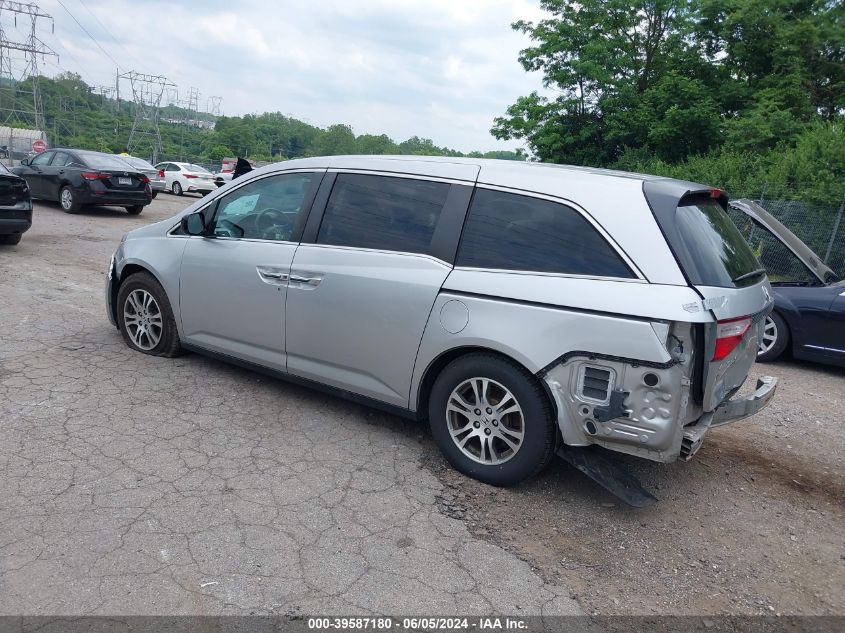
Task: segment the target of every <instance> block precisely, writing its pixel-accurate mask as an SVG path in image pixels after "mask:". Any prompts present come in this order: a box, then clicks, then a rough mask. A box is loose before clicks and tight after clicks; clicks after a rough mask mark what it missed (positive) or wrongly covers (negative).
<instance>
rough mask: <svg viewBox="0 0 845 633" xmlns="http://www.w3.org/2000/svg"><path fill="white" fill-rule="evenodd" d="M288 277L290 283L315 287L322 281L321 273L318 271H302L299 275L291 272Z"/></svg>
mask: <svg viewBox="0 0 845 633" xmlns="http://www.w3.org/2000/svg"><path fill="white" fill-rule="evenodd" d="M289 279H290V282H291V283H292V284H300V287H302V286H308V287H311V288H316V287H317V286H319V285H320V282H321V281H323V275H321V274H319V273H303V274H300V275H295V274H293V273H291V275H290V277H289Z"/></svg>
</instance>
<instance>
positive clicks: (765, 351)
mask: <svg viewBox="0 0 845 633" xmlns="http://www.w3.org/2000/svg"><path fill="white" fill-rule="evenodd" d="M789 338H790V334H789V326H788V325H787V324H786V321H784V320H783V317H782V316H781V315H779V314H778V313H777V312H772V313H771V314H769V316H767V317H766V320H765V321H764V323H763V336H762V337H761V339H760V346H759V347H758V348H757V362H758V363H768V362H771V361H773V360H777V359H778V358H779V357H780V356H781V355H782V354H783V352H784V351H785V350H786V348H787V346H788V345H789Z"/></svg>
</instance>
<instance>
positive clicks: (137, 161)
mask: <svg viewBox="0 0 845 633" xmlns="http://www.w3.org/2000/svg"><path fill="white" fill-rule="evenodd" d="M121 158H122V159H123V160H125V161H126V162H127V163H129V164H130V165H132V167H134V168H135V169H155V167H153V166H152V165H151V164H150V163H148V162H147V161H145V160H144V159H143V158H135V157H134V156H121Z"/></svg>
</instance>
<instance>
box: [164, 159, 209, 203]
mask: <svg viewBox="0 0 845 633" xmlns="http://www.w3.org/2000/svg"><path fill="white" fill-rule="evenodd" d="M156 169H160V170H162V171H163V172H164V180H165V183H166V187H167V190H168V191H169V192H171V193H173V194H176V195H177V196H181V195H182V194H183V193H185V192H186V191H188V192H192V193H199V194H201V195H203V196H204V195H206V194H208V193H211V192H212V191H214V190H215V189H217V184H216V183H215V182H214V175H213V174H212V173H211V172H210V171H208V170H207V169H206V168H205V167H203V166H202V165H195V164H194V163H172V162H165V163H159V164H158V165H156Z"/></svg>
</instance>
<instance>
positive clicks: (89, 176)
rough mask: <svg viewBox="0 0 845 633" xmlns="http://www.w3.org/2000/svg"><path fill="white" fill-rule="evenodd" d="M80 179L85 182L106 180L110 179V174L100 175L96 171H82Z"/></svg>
mask: <svg viewBox="0 0 845 633" xmlns="http://www.w3.org/2000/svg"><path fill="white" fill-rule="evenodd" d="M82 177H83V178H84V179H85V180H108V179H109V178H111V174H101V173H99V172H96V171H83V172H82Z"/></svg>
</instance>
